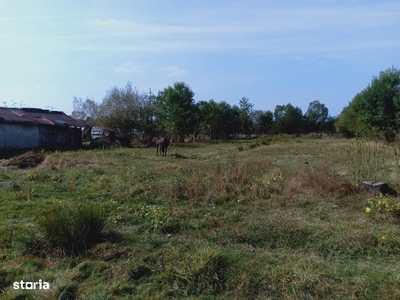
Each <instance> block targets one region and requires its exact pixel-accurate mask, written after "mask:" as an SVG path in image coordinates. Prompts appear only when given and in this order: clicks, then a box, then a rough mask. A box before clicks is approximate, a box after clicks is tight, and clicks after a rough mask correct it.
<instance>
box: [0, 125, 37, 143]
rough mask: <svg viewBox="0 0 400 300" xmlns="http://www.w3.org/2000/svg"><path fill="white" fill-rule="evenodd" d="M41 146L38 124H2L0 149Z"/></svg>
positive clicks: (0, 127)
mask: <svg viewBox="0 0 400 300" xmlns="http://www.w3.org/2000/svg"><path fill="white" fill-rule="evenodd" d="M37 147H39V132H38V127H37V126H32V125H30V126H27V125H22V124H0V149H24V148H37Z"/></svg>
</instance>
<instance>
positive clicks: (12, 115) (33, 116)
mask: <svg viewBox="0 0 400 300" xmlns="http://www.w3.org/2000/svg"><path fill="white" fill-rule="evenodd" d="M0 122H2V123H22V124H32V125H33V124H36V125H38V124H45V125H54V126H66V125H68V126H75V127H83V124H81V123H80V122H78V121H76V120H74V119H72V118H71V117H69V116H67V115H66V114H65V113H63V112H62V111H49V110H45V109H40V108H21V109H18V110H13V109H11V108H6V107H0Z"/></svg>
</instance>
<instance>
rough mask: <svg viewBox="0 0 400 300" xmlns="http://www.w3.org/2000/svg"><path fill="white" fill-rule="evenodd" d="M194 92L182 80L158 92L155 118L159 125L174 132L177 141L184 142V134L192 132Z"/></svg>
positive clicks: (171, 132) (194, 118)
mask: <svg viewBox="0 0 400 300" xmlns="http://www.w3.org/2000/svg"><path fill="white" fill-rule="evenodd" d="M193 97H194V92H193V91H192V90H191V89H190V87H189V86H188V85H186V84H185V83H184V82H176V83H174V86H173V87H171V86H168V88H165V89H164V90H163V91H159V92H158V96H157V100H156V105H157V120H158V122H159V124H160V126H161V127H162V128H163V129H164V130H167V131H169V133H170V134H171V135H172V134H176V135H177V136H178V141H179V142H184V138H185V135H186V134H188V133H192V132H193V130H194V126H195V123H196V114H195V103H194V99H193Z"/></svg>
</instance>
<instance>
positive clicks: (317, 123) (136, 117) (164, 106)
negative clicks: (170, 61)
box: [72, 67, 400, 144]
mask: <svg viewBox="0 0 400 300" xmlns="http://www.w3.org/2000/svg"><path fill="white" fill-rule="evenodd" d="M73 105H74V111H73V114H72V116H73V117H74V118H76V119H79V120H82V121H84V122H85V123H86V124H87V125H88V126H93V125H96V126H99V127H102V128H105V129H108V130H112V131H113V132H115V133H116V135H117V137H118V138H119V139H120V140H121V141H125V142H126V143H129V141H130V140H131V139H132V138H133V137H139V138H140V139H141V140H142V141H143V142H144V143H146V144H149V143H151V140H152V139H153V138H154V137H155V136H157V135H159V134H164V135H167V136H169V137H172V138H173V139H174V140H175V141H178V142H183V141H184V139H185V138H186V137H192V138H193V139H194V140H197V139H198V138H199V137H201V138H204V137H205V138H207V139H226V138H234V137H237V136H239V135H245V136H251V135H253V134H279V133H287V134H300V133H309V132H318V133H322V132H326V133H334V132H338V133H341V134H344V135H345V136H347V137H353V136H357V135H360V134H364V133H369V134H370V133H372V134H376V135H379V136H382V137H384V138H385V139H386V140H388V141H392V140H394V137H395V136H396V135H397V134H398V132H399V129H400V126H399V124H400V71H399V70H397V69H396V68H394V67H392V68H390V69H387V70H385V71H383V72H381V73H380V75H379V77H374V78H373V80H372V82H371V84H369V85H368V87H367V88H365V89H364V90H363V91H361V92H360V93H358V94H357V95H356V96H355V97H354V98H353V100H352V101H351V102H350V103H349V105H348V106H347V107H345V108H344V109H343V111H342V112H341V114H340V115H339V117H336V118H334V117H331V116H329V112H328V108H327V107H326V106H325V105H324V104H322V103H320V102H319V101H318V100H315V101H313V102H311V103H310V104H309V106H308V109H307V111H306V112H305V113H304V114H303V113H302V111H301V109H300V108H299V107H294V106H293V105H291V104H290V103H289V104H286V105H277V106H276V107H275V110H274V111H273V112H272V111H262V110H254V109H253V107H254V105H253V104H252V103H250V100H249V99H248V98H246V97H242V98H241V99H240V100H239V104H238V105H230V104H229V103H227V102H225V101H222V102H216V101H214V100H209V101H198V102H195V101H194V92H193V91H192V90H191V88H190V87H189V86H188V85H187V84H185V83H184V82H176V83H175V84H174V85H173V86H168V87H167V88H165V89H164V90H162V91H159V92H158V94H157V95H155V94H153V93H152V92H151V90H150V91H149V92H139V91H138V90H137V89H136V88H133V87H132V84H131V83H130V82H128V84H127V85H126V86H125V87H123V88H118V87H113V88H112V89H110V90H109V91H108V92H107V93H106V96H105V97H104V99H103V100H102V102H101V103H96V102H95V101H93V100H91V99H86V100H82V99H78V98H76V97H74V102H73Z"/></svg>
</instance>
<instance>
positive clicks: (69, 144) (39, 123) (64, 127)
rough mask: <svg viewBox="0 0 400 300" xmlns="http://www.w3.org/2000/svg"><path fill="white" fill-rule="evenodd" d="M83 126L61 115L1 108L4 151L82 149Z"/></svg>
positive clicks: (0, 141) (0, 147) (0, 140)
mask: <svg viewBox="0 0 400 300" xmlns="http://www.w3.org/2000/svg"><path fill="white" fill-rule="evenodd" d="M82 126H83V125H82V124H80V123H79V122H78V121H76V120H74V119H72V118H71V117H69V116H68V115H66V114H65V113H63V112H61V111H50V110H45V109H39V108H5V107H0V150H13V149H79V148H81V147H82V134H81V132H82Z"/></svg>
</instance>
